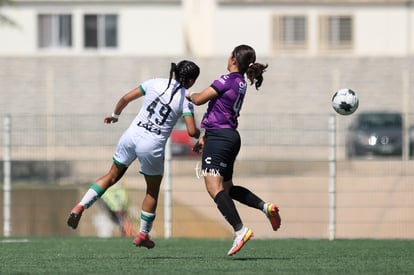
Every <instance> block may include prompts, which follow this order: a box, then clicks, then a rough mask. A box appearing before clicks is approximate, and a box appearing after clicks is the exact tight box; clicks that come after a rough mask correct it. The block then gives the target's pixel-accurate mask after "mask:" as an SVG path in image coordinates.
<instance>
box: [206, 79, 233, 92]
mask: <svg viewBox="0 0 414 275" xmlns="http://www.w3.org/2000/svg"><path fill="white" fill-rule="evenodd" d="M227 80H228V76H227V75H222V76H220V78H218V79H216V80H214V81H213V83H211V85H210V87H211V88H213V89H214V90H215V91H216V92H217V93H218V94H222V93H224V92H225V91H227V90H229V89H230V84H231V81H227Z"/></svg>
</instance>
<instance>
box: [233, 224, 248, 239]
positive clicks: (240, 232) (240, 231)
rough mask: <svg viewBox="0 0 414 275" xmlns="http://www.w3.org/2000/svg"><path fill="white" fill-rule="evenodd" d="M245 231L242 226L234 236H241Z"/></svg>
mask: <svg viewBox="0 0 414 275" xmlns="http://www.w3.org/2000/svg"><path fill="white" fill-rule="evenodd" d="M245 230H246V226H244V225H243V227H242V228H241V229H240V230H237V231H236V232H235V234H236V236H237V237H239V236H240V235H243V234H244V233H245V232H244V231H245Z"/></svg>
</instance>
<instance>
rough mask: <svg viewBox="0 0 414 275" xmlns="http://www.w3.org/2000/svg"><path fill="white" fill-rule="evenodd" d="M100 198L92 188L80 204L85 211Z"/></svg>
mask: <svg viewBox="0 0 414 275" xmlns="http://www.w3.org/2000/svg"><path fill="white" fill-rule="evenodd" d="M98 198H99V196H98V193H97V192H96V191H95V190H93V189H92V188H90V189H89V190H88V191H86V193H85V195H84V196H83V198H82V200H81V201H80V203H79V204H80V205H82V206H83V207H85V209H88V208H89V207H90V206H91V205H92V204H93V203H94V202H95V201H96V200H97V199H98Z"/></svg>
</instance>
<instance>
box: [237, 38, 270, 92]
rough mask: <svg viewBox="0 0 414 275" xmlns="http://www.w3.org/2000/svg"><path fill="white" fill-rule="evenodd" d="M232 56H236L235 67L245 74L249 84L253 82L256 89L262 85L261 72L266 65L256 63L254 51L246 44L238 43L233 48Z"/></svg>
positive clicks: (264, 69)
mask: <svg viewBox="0 0 414 275" xmlns="http://www.w3.org/2000/svg"><path fill="white" fill-rule="evenodd" d="M232 56H233V57H235V58H236V63H237V68H238V69H239V72H240V73H241V74H246V76H247V79H248V80H249V81H250V85H253V84H255V88H256V90H258V89H259V87H260V86H262V83H263V73H264V72H265V71H266V68H267V67H268V65H267V64H266V65H264V64H261V63H256V52H255V50H254V49H253V48H252V47H250V46H248V45H239V46H237V47H235V48H234V50H233V52H232Z"/></svg>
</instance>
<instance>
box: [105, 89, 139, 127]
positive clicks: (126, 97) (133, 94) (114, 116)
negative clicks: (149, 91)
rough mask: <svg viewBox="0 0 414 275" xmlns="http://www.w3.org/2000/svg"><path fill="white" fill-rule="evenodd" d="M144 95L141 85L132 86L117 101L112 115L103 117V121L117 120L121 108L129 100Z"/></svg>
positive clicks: (111, 121) (112, 121) (113, 121)
mask: <svg viewBox="0 0 414 275" xmlns="http://www.w3.org/2000/svg"><path fill="white" fill-rule="evenodd" d="M143 95H144V92H143V91H142V88H141V86H139V87H137V88H134V89H133V90H131V91H129V92H128V93H126V94H124V95H123V96H122V97H121V98H120V99H119V101H118V103H117V104H116V106H115V109H114V112H113V113H112V115H110V116H107V117H105V119H104V122H105V123H115V122H117V121H118V118H119V115H120V114H121V113H122V110H124V108H125V107H126V106H127V105H128V104H129V103H130V102H131V101H134V100H135V99H137V98H140V97H141V96H143Z"/></svg>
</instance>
